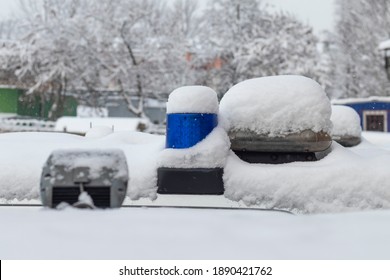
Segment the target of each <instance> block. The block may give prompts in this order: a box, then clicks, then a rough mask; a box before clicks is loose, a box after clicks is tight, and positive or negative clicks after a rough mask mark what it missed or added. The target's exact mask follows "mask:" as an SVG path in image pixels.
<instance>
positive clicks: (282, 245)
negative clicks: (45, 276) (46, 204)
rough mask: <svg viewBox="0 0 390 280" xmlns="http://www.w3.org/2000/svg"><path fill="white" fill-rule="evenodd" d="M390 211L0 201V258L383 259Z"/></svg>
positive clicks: (389, 249)
mask: <svg viewBox="0 0 390 280" xmlns="http://www.w3.org/2000/svg"><path fill="white" fill-rule="evenodd" d="M389 220H390V212H389V211H373V212H365V213H348V214H345V213H344V214H337V215H336V214H327V215H307V216H293V215H289V214H284V213H274V212H262V211H257V210H218V209H164V208H157V209H152V208H145V207H144V208H124V209H119V210H77V209H69V208H66V209H65V210H63V211H58V210H49V209H42V208H41V207H36V208H28V207H0V221H1V231H0V248H1V250H0V258H1V259H3V260H4V259H23V260H24V259H27V260H28V259H77V260H82V259H102V260H106V259H114V260H118V259H122V260H129V259H130V260H131V259H135V260H137V259H138V260H139V259H149V260H156V259H168V260H172V259H174V260H176V259H194V260H196V259H217V260H218V259H224V260H226V259H233V260H235V259H243V260H244V259H254V260H258V259H266V260H267V259H268V260H269V259H271V260H273V259H282V260H285V259H304V260H305V259H324V260H329V259H336V260H342V259H347V260H350V259H352V260H356V259H362V260H366V259H374V260H377V259H384V260H388V259H389V258H390V224H389Z"/></svg>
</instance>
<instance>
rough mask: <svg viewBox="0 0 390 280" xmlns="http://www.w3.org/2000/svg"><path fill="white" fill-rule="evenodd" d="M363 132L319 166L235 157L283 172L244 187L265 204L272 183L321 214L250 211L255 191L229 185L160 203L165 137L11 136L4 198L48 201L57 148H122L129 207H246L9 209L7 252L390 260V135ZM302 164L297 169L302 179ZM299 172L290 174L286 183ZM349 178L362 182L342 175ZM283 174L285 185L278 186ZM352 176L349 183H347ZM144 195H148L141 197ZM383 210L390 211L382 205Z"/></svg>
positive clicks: (23, 255)
mask: <svg viewBox="0 0 390 280" xmlns="http://www.w3.org/2000/svg"><path fill="white" fill-rule="evenodd" d="M363 137H365V139H366V140H364V141H363V142H362V144H360V145H359V146H358V147H355V148H351V149H345V148H343V147H341V146H339V145H335V146H334V148H333V152H332V153H331V154H330V155H329V156H328V157H327V158H325V159H324V160H322V161H320V162H318V163H294V164H286V165H281V166H278V167H276V166H274V167H273V166H264V165H254V166H247V165H246V164H244V163H242V162H237V159H236V158H235V157H234V156H232V155H231V156H229V158H228V163H227V164H228V165H229V164H230V165H231V166H232V164H238V165H239V167H240V168H244V167H245V169H247V170H253V172H254V173H255V174H256V176H257V177H261V176H268V177H266V178H271V177H269V176H271V175H273V176H276V175H275V174H278V175H277V176H278V177H279V180H275V179H272V180H274V182H275V184H276V185H275V186H276V187H277V189H276V191H274V190H272V189H271V188H270V187H266V188H264V186H267V184H264V183H263V184H262V185H261V186H259V187H257V186H252V185H250V184H247V185H245V184H242V188H243V189H244V190H245V192H246V193H248V192H249V191H252V192H254V193H255V195H254V197H255V201H256V200H257V199H258V197H261V195H264V194H262V193H261V192H263V191H264V190H268V191H270V192H269V193H268V195H270V194H271V193H272V192H273V193H274V194H275V197H276V199H275V200H274V201H271V202H272V203H281V202H284V207H279V208H285V209H289V210H292V211H294V212H296V213H317V214H315V215H296V216H294V215H290V214H286V213H282V212H263V211H259V210H248V209H244V208H246V207H247V205H249V204H248V203H247V202H248V201H245V199H248V198H244V201H238V202H237V201H233V200H232V199H234V198H237V197H238V193H234V192H233V194H231V193H229V192H232V191H233V190H234V188H230V189H229V183H228V184H227V191H228V194H227V198H224V197H202V198H200V199H198V198H195V197H189V196H183V197H180V196H175V197H159V198H158V199H157V200H155V201H153V199H155V198H156V189H155V184H156V177H155V168H156V166H157V164H158V156H159V155H160V154H161V153H160V151H161V150H162V149H163V146H164V137H161V136H152V135H146V134H142V133H128V132H122V133H113V134H109V135H106V136H104V137H102V138H88V137H80V136H74V135H66V134H56V133H10V134H2V135H0V154H1V155H2V157H1V161H0V204H1V203H21V202H22V203H31V202H35V203H39V200H38V198H39V195H38V186H39V178H40V173H41V168H42V166H43V163H44V162H45V161H46V159H47V157H48V156H49V154H50V153H51V151H52V150H54V149H59V148H64V147H66V148H70V149H73V148H93V149H96V148H119V149H123V150H124V152H125V154H126V157H127V160H128V164H129V173H130V184H129V190H128V198H127V199H126V204H133V205H136V204H138V205H153V206H158V205H181V206H189V205H194V206H202V207H205V206H211V207H213V206H215V207H227V208H242V209H234V210H233V209H231V210H229V209H227V210H226V209H225V210H219V209H181V208H179V209H177V208H175V209H171V208H149V207H144V208H122V209H119V210H105V211H103V210H98V211H90V210H73V209H67V210H65V211H56V210H49V209H43V208H41V207H20V206H14V207H9V206H0V221H1V222H0V259H389V258H390V226H389V223H388V220H389V218H390V210H388V209H390V207H389V206H388V203H389V201H390V198H389V196H390V187H389V186H388V184H389V181H390V179H389V177H390V175H388V174H387V173H389V174H390V172H388V171H387V169H388V166H390V135H389V134H382V133H363ZM229 161H232V162H230V163H229ZM360 165H361V166H360ZM263 169H264V170H266V171H267V172H263V171H262V170H263ZM304 170H307V172H308V174H316V173H317V174H319V172H321V171H323V172H325V173H326V174H327V175H326V178H328V181H322V180H321V178H325V177H321V176H322V175H321V176H320V175H319V178H317V179H315V182H316V184H320V185H319V186H318V185H316V184H312V185H310V184H301V185H300V183H302V182H304V180H303V179H302V178H301V177H302V176H303V173H302V172H303V171H304ZM237 171H239V170H237V169H236V170H235V172H237ZM241 171H242V172H241ZM241 171H240V172H238V173H235V174H236V175H234V176H232V177H231V178H233V179H234V178H238V177H237V176H238V175H239V174H241V175H242V176H244V177H245V176H247V175H248V174H246V172H248V171H245V170H241ZM292 171H295V172H297V173H296V174H295V176H293V175H292ZM228 172H230V171H228ZM269 172H271V173H269ZM272 172H274V173H272ZM275 172H276V173H275ZM283 172H284V173H283ZM327 172H328V173H327ZM329 172H330V173H329ZM283 174H284V175H283ZM329 174H330V175H329ZM335 174H338V176H335ZM249 176H250V178H252V179H253V177H254V175H249ZM289 176H291V177H290V181H289V180H286V178H288V177H289ZM353 176H355V178H353ZM345 177H346V178H348V180H353V182H352V183H351V182H349V181H348V180H344V179H342V178H345ZM340 178H341V179H340ZM241 180H242V182H244V183H245V181H244V180H243V179H241ZM283 180H285V181H284V184H283V185H281V184H280V185H278V184H279V182H283ZM370 180H371V181H372V182H370ZM263 182H266V180H265V179H263ZM225 183H226V182H225ZM342 183H343V184H344V187H345V188H344V189H340V187H339V184H342ZM335 186H336V187H335ZM288 194H289V195H288ZM140 197H144V198H142V199H140V200H137V199H138V198H140ZM332 197H333V200H332V199H331V198H332ZM228 198H231V199H228ZM379 199H381V201H382V204H381V205H380V204H378V201H379ZM244 202H246V203H247V205H245V203H244ZM267 203H268V204H267ZM269 203H270V201H269V200H268V201H266V203H260V204H259V205H257V207H263V206H267V205H268V206H270V205H271V204H269ZM350 203H352V204H350ZM280 205H281V204H280ZM286 205H287V207H286ZM271 206H272V205H271ZM273 206H274V207H275V206H277V204H276V205H275V204H273ZM250 207H254V205H250ZM289 207H290V208H289ZM275 208H278V207H275ZM378 208H379V209H381V210H380V211H379V210H375V209H378ZM361 210H365V211H361ZM329 212H337V214H336V213H333V214H330V213H329ZM339 212H350V213H339ZM318 213H323V214H318ZM325 213H328V214H325Z"/></svg>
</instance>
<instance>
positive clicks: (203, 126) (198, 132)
mask: <svg viewBox="0 0 390 280" xmlns="http://www.w3.org/2000/svg"><path fill="white" fill-rule="evenodd" d="M217 125H218V116H217V115H216V114H199V113H192V114H168V115H167V140H166V147H167V148H171V149H186V148H190V147H192V146H195V145H196V144H197V143H199V142H200V141H202V140H203V139H204V138H206V136H207V135H209V134H210V132H211V131H212V130H213V129H214V128H215V127H216V126H217Z"/></svg>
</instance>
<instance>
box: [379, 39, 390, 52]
mask: <svg viewBox="0 0 390 280" xmlns="http://www.w3.org/2000/svg"><path fill="white" fill-rule="evenodd" d="M379 49H380V50H385V49H390V40H386V41H383V42H381V43H380V44H379Z"/></svg>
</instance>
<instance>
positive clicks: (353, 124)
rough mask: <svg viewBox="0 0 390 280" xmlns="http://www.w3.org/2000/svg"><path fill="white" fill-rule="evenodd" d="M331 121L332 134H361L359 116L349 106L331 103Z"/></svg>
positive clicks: (355, 135) (357, 135)
mask: <svg viewBox="0 0 390 280" xmlns="http://www.w3.org/2000/svg"><path fill="white" fill-rule="evenodd" d="M331 121H332V123H333V129H332V135H335V136H354V137H360V136H361V134H362V128H361V126H360V117H359V115H358V113H356V111H355V110H354V109H352V108H351V107H348V106H339V105H333V106H332V117H331Z"/></svg>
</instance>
